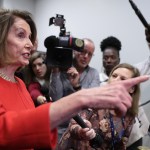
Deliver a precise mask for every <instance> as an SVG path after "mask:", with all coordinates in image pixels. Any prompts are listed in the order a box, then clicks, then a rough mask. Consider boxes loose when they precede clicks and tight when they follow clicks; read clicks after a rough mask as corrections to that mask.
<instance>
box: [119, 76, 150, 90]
mask: <svg viewBox="0 0 150 150" xmlns="http://www.w3.org/2000/svg"><path fill="white" fill-rule="evenodd" d="M149 78H150V76H149V75H143V76H139V77H135V78H131V79H128V80H124V81H122V82H123V84H124V85H125V88H126V89H130V88H131V87H133V86H134V85H136V84H139V83H141V82H145V81H147V80H148V79H149Z"/></svg>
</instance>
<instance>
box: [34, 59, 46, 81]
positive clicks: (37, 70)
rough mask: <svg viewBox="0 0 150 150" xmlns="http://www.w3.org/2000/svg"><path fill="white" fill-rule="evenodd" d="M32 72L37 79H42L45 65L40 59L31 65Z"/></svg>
mask: <svg viewBox="0 0 150 150" xmlns="http://www.w3.org/2000/svg"><path fill="white" fill-rule="evenodd" d="M32 70H33V72H34V74H35V76H36V77H37V78H40V79H42V78H43V77H44V76H45V74H46V71H47V67H46V64H45V63H44V60H43V59H42V58H37V59H35V60H34V61H33V63H32Z"/></svg>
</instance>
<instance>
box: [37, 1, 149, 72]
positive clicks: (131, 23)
mask: <svg viewBox="0 0 150 150" xmlns="http://www.w3.org/2000/svg"><path fill="white" fill-rule="evenodd" d="M36 2H37V4H36V10H35V11H36V23H37V26H38V31H39V32H38V35H39V39H40V40H39V49H40V50H45V47H44V45H43V42H44V39H45V38H46V37H47V36H50V35H52V34H54V35H58V33H59V27H56V26H48V23H49V18H50V17H55V16H56V14H63V15H64V17H65V19H66V29H67V31H71V33H72V35H73V36H75V37H78V38H83V37H89V38H91V39H92V40H93V41H94V42H95V45H96V51H95V56H94V57H93V59H92V62H91V66H94V67H95V68H97V69H98V70H99V71H100V70H101V62H102V60H101V52H100V48H99V45H100V41H101V40H102V39H103V38H106V37H107V36H110V35H113V36H116V37H118V38H119V39H120V40H121V42H122V51H121V58H122V61H127V62H129V63H132V64H133V63H137V62H139V61H141V60H143V59H144V58H145V57H147V55H148V54H149V49H148V47H147V44H146V42H145V35H144V27H143V25H142V23H141V22H140V21H139V19H138V17H137V16H136V15H135V12H134V11H133V9H132V8H131V6H130V4H129V2H128V1H127V0H126V1H125V0H111V1H110V0H92V1H91V0H76V1H73V0H72V1H70V0H50V1H49V0H42V1H41V0H37V1H36ZM135 2H136V4H137V6H138V7H139V8H140V10H141V12H142V13H143V15H144V16H145V18H146V19H147V20H150V15H149V14H150V9H149V6H150V1H149V0H142V1H141V0H136V1H135ZM41 10H42V11H41ZM149 22H150V21H149Z"/></svg>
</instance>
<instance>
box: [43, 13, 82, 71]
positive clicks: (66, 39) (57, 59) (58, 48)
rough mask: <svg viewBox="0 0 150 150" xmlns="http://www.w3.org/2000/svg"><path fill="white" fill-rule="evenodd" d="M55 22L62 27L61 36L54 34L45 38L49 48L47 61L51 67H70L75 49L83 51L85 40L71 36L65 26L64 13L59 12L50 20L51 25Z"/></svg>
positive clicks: (46, 45) (45, 43)
mask: <svg viewBox="0 0 150 150" xmlns="http://www.w3.org/2000/svg"><path fill="white" fill-rule="evenodd" d="M52 24H54V25H55V26H59V27H60V33H59V37H56V36H54V35H52V36H49V37H47V38H46V39H45V41H44V45H45V47H46V48H47V52H46V55H47V57H46V63H47V65H48V66H49V67H60V68H70V67H71V66H72V61H73V50H76V51H79V52H81V51H82V50H83V48H84V41H83V40H81V39H78V38H74V37H71V36H70V34H68V32H66V28H65V19H64V16H63V15H59V14H57V15H56V17H52V18H50V20H49V26H50V25H52Z"/></svg>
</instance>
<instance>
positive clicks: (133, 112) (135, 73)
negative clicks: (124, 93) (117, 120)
mask: <svg viewBox="0 0 150 150" xmlns="http://www.w3.org/2000/svg"><path fill="white" fill-rule="evenodd" d="M118 68H126V69H128V70H130V71H131V72H132V73H133V76H132V78H134V77H138V76H140V72H139V70H138V69H137V68H136V67H134V66H132V65H130V64H127V63H122V64H118V65H117V66H115V67H114V68H113V70H112V71H111V73H110V75H109V77H110V76H111V75H112V74H113V72H114V71H115V70H116V69H118ZM131 96H132V106H131V108H130V109H129V110H128V112H127V113H128V114H130V115H132V116H136V115H137V114H138V107H139V98H140V84H137V85H135V86H134V92H133V93H132V94H131Z"/></svg>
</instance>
